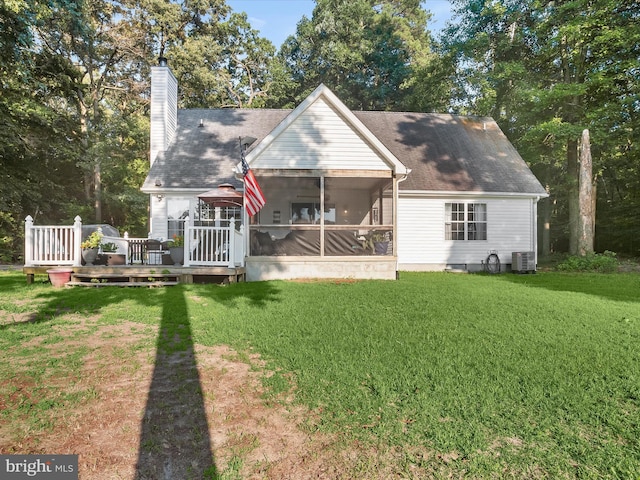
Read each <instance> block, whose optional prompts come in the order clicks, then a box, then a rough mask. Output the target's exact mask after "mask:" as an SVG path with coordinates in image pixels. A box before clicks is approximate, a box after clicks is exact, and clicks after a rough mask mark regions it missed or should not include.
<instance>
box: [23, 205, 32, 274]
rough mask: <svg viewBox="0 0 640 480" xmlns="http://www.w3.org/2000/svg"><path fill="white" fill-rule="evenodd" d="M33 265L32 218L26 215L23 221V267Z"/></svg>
mask: <svg viewBox="0 0 640 480" xmlns="http://www.w3.org/2000/svg"><path fill="white" fill-rule="evenodd" d="M32 265H33V217H32V216H31V215H27V218H25V219H24V266H25V267H30V266H32Z"/></svg>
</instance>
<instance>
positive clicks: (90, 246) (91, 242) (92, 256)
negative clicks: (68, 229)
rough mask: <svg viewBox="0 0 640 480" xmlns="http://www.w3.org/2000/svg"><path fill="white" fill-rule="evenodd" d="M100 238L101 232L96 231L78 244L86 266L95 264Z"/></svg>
mask: <svg viewBox="0 0 640 480" xmlns="http://www.w3.org/2000/svg"><path fill="white" fill-rule="evenodd" d="M102 237H103V235H102V232H100V231H98V230H96V231H95V232H93V233H92V234H91V235H89V236H88V237H87V238H86V240H84V241H83V242H82V243H81V244H80V248H82V259H83V260H84V263H85V264H86V265H93V262H95V260H96V257H97V256H98V249H99V248H100V243H101V241H102Z"/></svg>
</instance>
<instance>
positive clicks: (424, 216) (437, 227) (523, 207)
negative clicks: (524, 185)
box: [398, 196, 536, 270]
mask: <svg viewBox="0 0 640 480" xmlns="http://www.w3.org/2000/svg"><path fill="white" fill-rule="evenodd" d="M449 202H465V203H485V204H486V205H487V240H486V241H485V240H474V241H460V240H458V241H453V240H445V230H444V229H445V227H444V225H445V204H446V203H449ZM398 206H399V208H398V269H399V270H443V269H445V268H446V267H447V266H455V267H462V268H466V267H465V266H476V267H477V266H478V265H480V264H481V262H482V261H483V260H484V259H486V257H487V255H488V253H489V251H491V250H496V251H497V252H498V256H499V257H500V261H501V263H502V264H510V263H511V253H512V252H517V251H534V250H535V246H536V238H535V236H536V230H535V228H536V227H535V221H536V219H535V213H536V209H535V200H532V199H531V198H517V197H509V198H483V197H469V196H464V197H458V198H418V197H401V198H400V199H399V203H398Z"/></svg>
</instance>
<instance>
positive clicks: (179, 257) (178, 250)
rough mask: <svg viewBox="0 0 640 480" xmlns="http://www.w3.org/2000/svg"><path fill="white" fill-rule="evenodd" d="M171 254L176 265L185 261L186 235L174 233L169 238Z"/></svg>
mask: <svg viewBox="0 0 640 480" xmlns="http://www.w3.org/2000/svg"><path fill="white" fill-rule="evenodd" d="M169 255H171V260H172V261H173V264H174V265H176V266H177V265H182V263H183V262H184V237H183V236H182V235H174V236H173V238H172V239H171V240H169Z"/></svg>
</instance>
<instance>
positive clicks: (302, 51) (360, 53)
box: [280, 0, 432, 110]
mask: <svg viewBox="0 0 640 480" xmlns="http://www.w3.org/2000/svg"><path fill="white" fill-rule="evenodd" d="M427 20H428V14H427V12H426V11H425V10H423V9H422V8H421V6H420V2H419V1H418V0H381V1H375V0H318V1H317V5H316V7H315V9H314V11H313V17H312V18H311V19H308V18H303V19H302V20H301V21H300V22H299V23H298V27H297V31H296V34H295V35H294V36H292V37H289V38H288V39H287V40H286V41H285V43H284V45H283V46H282V47H281V52H280V55H281V58H282V60H283V61H284V62H285V64H286V66H287V69H288V71H289V72H290V76H291V78H292V79H293V80H294V82H295V83H296V84H297V85H298V88H297V89H296V91H295V92H292V95H291V96H290V98H288V99H283V103H287V102H289V103H291V102H292V101H293V102H298V101H300V100H301V99H302V98H303V97H304V96H306V95H307V94H308V93H309V92H310V91H311V90H313V89H314V88H315V87H317V86H318V84H320V83H324V84H326V85H327V86H329V87H330V88H331V89H332V90H334V91H335V92H336V94H337V95H338V96H339V97H340V98H341V99H342V100H343V101H344V102H345V103H346V104H347V105H348V106H349V107H350V108H352V109H360V110H390V109H402V108H403V106H404V103H405V99H406V97H407V95H408V93H409V92H410V89H411V88H412V87H413V85H414V82H413V81H412V80H413V77H412V73H413V72H414V71H415V70H417V69H418V68H420V67H424V66H426V65H427V64H428V62H429V61H430V59H431V57H432V55H431V50H430V37H429V34H428V31H427V28H426V26H427Z"/></svg>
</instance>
